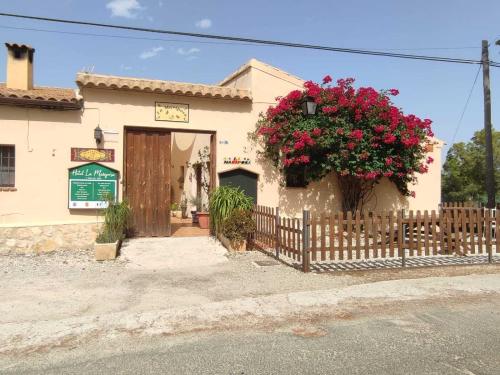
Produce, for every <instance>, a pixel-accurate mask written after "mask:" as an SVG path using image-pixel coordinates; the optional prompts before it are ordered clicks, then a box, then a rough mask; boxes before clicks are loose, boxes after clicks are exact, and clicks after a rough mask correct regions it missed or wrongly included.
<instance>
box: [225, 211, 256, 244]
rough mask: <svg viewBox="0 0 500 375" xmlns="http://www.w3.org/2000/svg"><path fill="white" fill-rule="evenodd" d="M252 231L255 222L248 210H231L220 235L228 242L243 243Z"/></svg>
mask: <svg viewBox="0 0 500 375" xmlns="http://www.w3.org/2000/svg"><path fill="white" fill-rule="evenodd" d="M254 231H255V221H254V219H253V218H252V211H250V210H241V209H236V210H233V211H232V212H231V214H230V215H229V216H228V217H227V218H226V219H225V220H224V223H223V225H222V234H223V235H224V236H225V237H226V238H227V239H229V240H230V241H236V242H241V241H244V240H246V239H247V238H248V236H249V235H250V234H252V233H253V232H254Z"/></svg>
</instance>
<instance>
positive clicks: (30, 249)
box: [0, 223, 98, 253]
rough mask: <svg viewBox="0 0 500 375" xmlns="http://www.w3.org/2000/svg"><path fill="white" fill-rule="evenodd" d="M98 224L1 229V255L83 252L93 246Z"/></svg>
mask: <svg viewBox="0 0 500 375" xmlns="http://www.w3.org/2000/svg"><path fill="white" fill-rule="evenodd" d="M97 231H98V224H90V223H85V224H61V225H41V226H25V227H0V253H7V252H22V253H41V252H47V251H55V250H82V249H89V248H91V247H92V246H93V243H94V240H95V238H96V235H97Z"/></svg>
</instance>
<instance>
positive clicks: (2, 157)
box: [0, 145, 16, 187]
mask: <svg viewBox="0 0 500 375" xmlns="http://www.w3.org/2000/svg"><path fill="white" fill-rule="evenodd" d="M15 170H16V155H15V147H14V146H10V145H0V187H14V181H15V179H14V177H15Z"/></svg>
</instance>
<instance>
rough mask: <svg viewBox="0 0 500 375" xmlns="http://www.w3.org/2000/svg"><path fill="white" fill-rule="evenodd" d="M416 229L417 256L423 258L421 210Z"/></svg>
mask: <svg viewBox="0 0 500 375" xmlns="http://www.w3.org/2000/svg"><path fill="white" fill-rule="evenodd" d="M415 221H416V225H415V227H416V229H417V244H416V245H417V255H418V256H421V255H422V214H421V212H420V210H417V217H416V220H415Z"/></svg>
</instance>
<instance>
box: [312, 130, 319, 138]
mask: <svg viewBox="0 0 500 375" xmlns="http://www.w3.org/2000/svg"><path fill="white" fill-rule="evenodd" d="M312 135H314V136H315V137H318V136H320V135H321V129H320V128H314V129H313V130H312Z"/></svg>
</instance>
